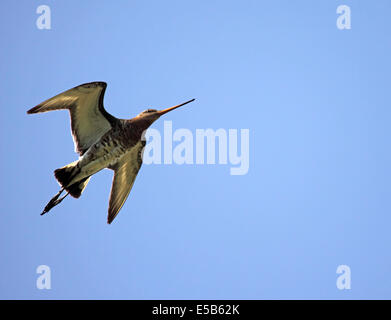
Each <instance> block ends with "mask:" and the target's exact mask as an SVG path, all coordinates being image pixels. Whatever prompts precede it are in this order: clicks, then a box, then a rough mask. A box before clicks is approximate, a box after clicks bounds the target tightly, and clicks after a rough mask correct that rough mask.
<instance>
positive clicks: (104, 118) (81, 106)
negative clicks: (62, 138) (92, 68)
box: [27, 82, 117, 155]
mask: <svg viewBox="0 0 391 320" xmlns="http://www.w3.org/2000/svg"><path fill="white" fill-rule="evenodd" d="M106 86H107V84H106V83H105V82H90V83H85V84H82V85H80V86H77V87H75V88H72V89H70V90H67V91H65V92H63V93H60V94H58V95H56V96H55V97H53V98H50V99H48V100H46V101H44V102H42V103H40V104H39V105H37V106H36V107H34V108H32V109H30V110H29V111H27V113H29V114H31V113H40V112H47V111H52V110H61V109H68V110H69V112H70V115H71V128H72V136H73V140H74V143H75V151H76V152H78V153H79V154H80V155H83V153H84V152H85V151H86V150H88V148H89V147H90V146H91V145H92V144H93V143H95V142H96V141H97V140H98V139H100V138H101V137H102V136H103V135H104V134H105V133H106V132H107V131H109V130H110V129H111V128H112V126H113V125H115V122H116V121H117V119H116V118H115V117H113V116H112V115H110V114H109V113H108V112H107V111H106V110H105V109H104V107H103V96H104V94H105V90H106Z"/></svg>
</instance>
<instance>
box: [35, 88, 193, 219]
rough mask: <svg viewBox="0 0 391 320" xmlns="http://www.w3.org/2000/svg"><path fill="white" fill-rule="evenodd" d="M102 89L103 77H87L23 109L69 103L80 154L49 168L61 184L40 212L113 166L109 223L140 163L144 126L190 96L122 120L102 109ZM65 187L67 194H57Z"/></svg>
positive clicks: (42, 109) (39, 109) (37, 109)
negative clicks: (96, 79) (95, 79)
mask: <svg viewBox="0 0 391 320" xmlns="http://www.w3.org/2000/svg"><path fill="white" fill-rule="evenodd" d="M105 89H106V83H104V82H91V83H86V84H83V85H80V86H77V87H75V88H73V89H70V90H68V91H65V92H63V93H61V94H59V95H57V96H55V97H53V98H51V99H49V100H46V101H44V102H43V103H41V104H39V105H38V106H36V107H34V108H32V109H30V110H29V111H28V113H40V112H47V111H51V110H59V109H68V110H69V111H70V115H71V127H72V135H73V138H74V142H75V149H76V151H77V152H78V153H79V154H80V158H79V160H77V161H75V162H72V163H70V164H68V165H66V166H65V167H62V168H59V169H56V170H55V171H54V174H55V177H56V179H57V180H58V182H59V183H60V185H61V186H62V189H61V190H60V191H59V192H58V193H57V195H56V196H54V197H53V198H52V199H51V200H50V201H49V203H48V204H47V206H46V207H45V209H44V211H43V212H42V214H44V213H46V212H48V211H49V210H50V209H51V208H52V207H54V206H56V205H57V204H59V203H60V202H61V201H62V200H63V199H64V198H65V197H66V196H67V195H68V194H70V195H71V196H73V197H75V198H78V197H80V195H81V193H82V192H83V190H84V188H85V187H86V185H87V183H88V181H89V179H90V177H91V176H92V175H93V174H95V173H97V172H99V171H100V170H102V169H104V168H109V169H112V170H114V179H113V185H112V189H111V195H110V202H109V212H108V223H111V222H112V221H113V220H114V218H115V217H116V215H117V214H118V212H119V210H120V209H121V207H122V206H123V204H124V202H125V201H126V199H127V197H128V195H129V192H130V190H131V188H132V186H133V183H134V180H135V178H136V176H137V173H138V171H139V169H140V167H141V165H142V151H143V148H144V146H145V140H144V139H143V133H144V132H145V130H146V129H147V128H148V127H149V126H150V125H151V124H152V123H153V122H154V121H155V120H157V119H158V118H159V117H160V116H161V115H163V114H165V113H167V112H169V111H171V110H174V109H176V108H178V107H180V106H182V105H184V104H186V103H189V102H191V101H193V100H194V99H193V100H190V101H188V102H186V103H183V104H181V105H178V106H175V107H172V108H169V109H166V110H162V111H157V110H152V109H148V110H146V111H144V112H142V113H140V114H139V115H138V116H137V117H135V118H133V119H130V120H124V119H117V118H115V117H113V116H112V115H110V114H109V113H107V111H106V110H105V109H104V107H103V96H104V92H105ZM64 190H66V191H67V194H66V195H65V196H63V197H62V198H59V197H60V195H61V193H62V192H63V191H64Z"/></svg>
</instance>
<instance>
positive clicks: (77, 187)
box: [54, 161, 90, 198]
mask: <svg viewBox="0 0 391 320" xmlns="http://www.w3.org/2000/svg"><path fill="white" fill-rule="evenodd" d="M76 165H77V161H75V162H72V163H70V164H68V165H66V166H65V167H62V168H59V169H56V170H54V176H55V177H56V179H57V181H58V182H59V183H60V185H61V186H62V187H63V189H65V190H66V191H67V192H68V193H69V194H70V195H71V196H72V197H74V198H79V197H80V196H81V193H82V192H83V190H84V189H85V187H86V186H87V184H88V181H89V180H90V177H86V178H84V179H82V180H80V181H77V182H75V183H73V184H71V185H70V183H71V182H72V180H73V178H74V177H75V176H76V175H77V174H78V173H79V169H78V168H77V167H76Z"/></svg>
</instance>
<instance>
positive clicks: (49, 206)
mask: <svg viewBox="0 0 391 320" xmlns="http://www.w3.org/2000/svg"><path fill="white" fill-rule="evenodd" d="M63 191H64V188H61V189H60V191H59V192H58V193H57V194H56V195H55V196H54V197H53V198H52V199H51V200H50V201H49V203H48V204H47V205H46V207H45V209H43V211H42V213H41V216H42V215H44V214H45V213H46V212H48V211H50V209H52V208H53V207H55V206H56V205H58V204H59V203H60V202H61V201H62V200H64V199H65V197H66V196H67V195H68V194H69V192H67V194H66V195H65V196H63V197H61V198H60V199H58V198H59V197H60V195H61V193H62V192H63Z"/></svg>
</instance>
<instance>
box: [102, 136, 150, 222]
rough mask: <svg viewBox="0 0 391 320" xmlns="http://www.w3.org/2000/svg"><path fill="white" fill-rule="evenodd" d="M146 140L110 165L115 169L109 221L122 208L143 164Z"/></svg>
mask: <svg viewBox="0 0 391 320" xmlns="http://www.w3.org/2000/svg"><path fill="white" fill-rule="evenodd" d="M144 147H145V140H141V141H140V142H138V143H137V144H136V145H135V146H134V147H133V148H132V149H131V150H130V151H129V152H128V153H127V154H125V155H124V156H123V157H122V159H121V160H120V161H119V162H118V163H117V164H115V165H114V166H112V167H110V169H113V170H114V178H113V185H112V186H111V193H110V201H109V212H108V216H107V223H111V222H112V221H113V220H114V218H115V217H116V216H117V214H118V212H119V211H120V210H121V208H122V206H123V205H124V203H125V201H126V199H127V198H128V195H129V192H130V190H131V189H132V187H133V184H134V180H135V179H136V176H137V174H138V172H139V170H140V168H141V165H142V153H143V150H144Z"/></svg>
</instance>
